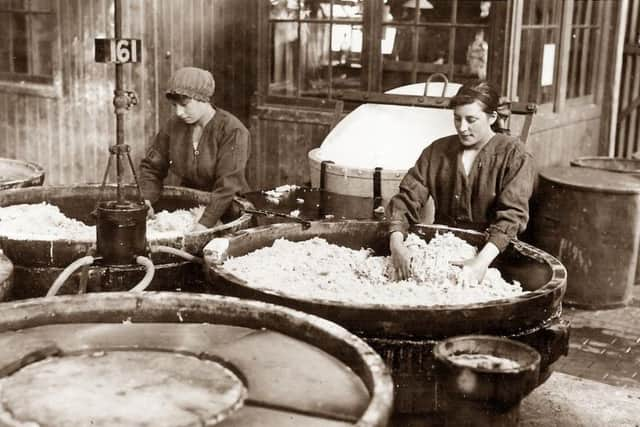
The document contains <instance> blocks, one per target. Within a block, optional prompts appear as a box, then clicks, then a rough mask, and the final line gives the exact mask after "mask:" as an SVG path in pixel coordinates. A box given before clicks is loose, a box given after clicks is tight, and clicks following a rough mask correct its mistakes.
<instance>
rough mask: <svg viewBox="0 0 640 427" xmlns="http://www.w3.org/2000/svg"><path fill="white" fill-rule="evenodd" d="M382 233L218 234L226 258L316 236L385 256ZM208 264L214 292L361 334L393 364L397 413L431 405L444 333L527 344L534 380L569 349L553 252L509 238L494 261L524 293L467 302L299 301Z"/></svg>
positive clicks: (332, 227) (343, 225)
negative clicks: (534, 356)
mask: <svg viewBox="0 0 640 427" xmlns="http://www.w3.org/2000/svg"><path fill="white" fill-rule="evenodd" d="M388 230H389V223H388V222H384V221H368V220H353V221H336V222H322V221H320V222H319V221H313V222H311V227H308V228H305V227H304V226H302V225H300V224H293V223H285V224H275V225H269V226H262V227H256V228H249V229H245V230H242V231H240V232H237V233H234V234H232V235H229V236H227V237H224V238H222V239H223V240H226V243H228V247H227V250H226V255H227V256H232V257H237V256H242V255H245V254H247V253H249V252H252V251H253V250H256V249H258V248H262V247H266V246H271V244H272V243H273V242H274V241H275V240H276V239H278V238H285V239H287V240H291V241H301V240H307V239H310V238H312V237H315V236H319V237H322V238H324V239H326V240H327V241H328V242H330V243H335V244H338V245H342V246H346V247H350V248H353V249H360V248H363V247H365V248H371V249H372V250H373V251H374V253H375V254H376V255H388V254H389V245H388V241H389V231H388ZM411 231H413V232H414V233H417V234H418V235H420V236H422V237H423V238H425V239H426V240H429V239H430V238H431V237H433V236H434V235H435V234H436V233H440V232H448V231H450V232H452V233H454V234H455V235H456V236H458V237H460V238H462V239H464V240H466V241H468V242H469V243H471V244H473V245H476V246H479V245H481V244H482V243H483V242H484V235H483V234H481V233H478V232H474V231H468V230H461V229H455V228H450V227H444V226H435V225H416V226H413V228H412V230H411ZM223 246H224V245H223ZM205 259H206V257H205ZM207 266H208V268H207V279H208V282H209V283H210V284H211V290H212V291H213V292H218V293H223V294H228V295H234V296H239V297H242V298H251V299H258V300H262V301H267V302H272V303H276V304H281V305H286V306H289V307H293V308H296V309H298V310H302V311H305V312H308V313H312V314H316V315H318V316H321V317H324V318H327V319H330V320H332V321H335V322H336V323H338V324H340V325H342V326H344V327H346V328H347V329H349V330H350V331H352V332H354V333H356V334H357V335H359V336H361V337H363V338H364V339H365V340H366V341H367V342H368V343H369V344H370V345H371V346H372V347H373V348H374V349H376V350H377V351H378V352H379V353H380V354H381V355H382V356H383V358H384V359H385V361H386V362H387V364H388V366H389V367H390V368H391V369H392V373H393V378H394V382H395V386H396V393H395V399H396V400H395V408H396V410H397V411H398V412H400V413H429V412H434V411H436V410H437V407H438V402H437V392H436V390H437V387H436V382H435V379H434V375H433V366H434V360H433V356H432V354H431V349H432V348H433V345H434V344H435V343H436V342H438V340H441V339H443V338H446V337H451V336H456V335H468V334H485V335H498V336H505V337H509V338H513V339H516V340H518V341H521V342H524V343H526V344H529V345H531V346H532V347H534V348H535V349H536V350H538V351H539V352H540V354H541V364H540V378H539V381H540V382H542V381H544V380H545V379H546V378H547V377H548V375H549V367H550V365H551V363H553V362H554V361H555V360H557V359H558V358H559V357H560V356H561V355H563V354H566V353H567V350H568V325H567V324H566V323H565V322H564V321H562V320H561V319H560V315H561V311H562V308H561V302H562V297H563V294H564V292H565V287H566V270H565V268H564V267H563V266H562V264H561V263H560V262H559V261H558V260H557V259H555V258H554V257H553V256H551V255H549V254H548V253H546V252H544V251H542V250H539V249H537V248H535V247H533V246H531V245H528V244H526V243H523V242H519V241H513V242H512V243H511V244H510V245H509V246H508V248H507V249H506V250H505V251H504V252H503V253H502V254H500V255H499V256H498V258H497V259H496V261H495V263H494V266H495V267H497V268H498V269H499V270H500V271H501V272H502V275H503V277H504V278H505V279H506V280H509V281H511V280H518V281H519V282H520V283H521V284H522V286H523V288H524V289H525V290H527V291H530V292H528V293H527V294H523V295H522V296H518V297H515V298H510V299H502V300H495V301H490V302H486V303H478V304H468V305H439V306H403V305H388V304H384V305H382V304H380V305H376V304H359V303H356V302H353V303H351V302H350V303H341V302H337V301H326V300H318V299H313V298H308V299H300V298H294V297H291V296H288V295H286V294H284V293H281V292H275V291H273V292H272V291H264V290H259V289H257V288H254V287H253V286H252V284H251V283H246V282H245V281H243V280H241V279H239V278H238V277H236V276H234V275H232V274H231V273H229V272H228V271H226V270H225V269H224V268H223V267H222V265H221V264H219V263H216V262H214V261H213V260H209V261H208V262H207Z"/></svg>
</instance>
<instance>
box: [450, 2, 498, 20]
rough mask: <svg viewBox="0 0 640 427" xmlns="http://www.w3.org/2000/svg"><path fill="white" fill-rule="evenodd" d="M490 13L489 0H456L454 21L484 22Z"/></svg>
mask: <svg viewBox="0 0 640 427" xmlns="http://www.w3.org/2000/svg"><path fill="white" fill-rule="evenodd" d="M490 14H491V2H490V1H481V0H461V1H459V2H458V14H457V19H456V21H457V22H459V23H463V24H476V23H486V22H488V21H489V16H490Z"/></svg>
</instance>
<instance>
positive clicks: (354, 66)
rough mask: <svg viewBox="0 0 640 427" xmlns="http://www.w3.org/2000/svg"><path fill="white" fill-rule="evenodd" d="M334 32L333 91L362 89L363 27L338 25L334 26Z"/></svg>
mask: <svg viewBox="0 0 640 427" xmlns="http://www.w3.org/2000/svg"><path fill="white" fill-rule="evenodd" d="M332 32H333V36H332V43H331V44H332V46H331V58H332V62H331V63H332V70H331V78H332V89H333V90H342V89H360V87H361V86H362V46H363V39H362V38H363V34H362V25H359V24H355V25H340V24H337V25H334V26H333V30H332ZM336 41H338V42H336Z"/></svg>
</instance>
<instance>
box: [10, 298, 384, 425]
mask: <svg viewBox="0 0 640 427" xmlns="http://www.w3.org/2000/svg"><path fill="white" fill-rule="evenodd" d="M0 343H1V344H2V345H3V346H4V347H5V348H11V351H9V352H3V354H2V355H0V367H1V368H3V369H2V375H0V383H2V388H3V407H2V408H0V412H2V415H3V420H5V421H7V420H8V422H10V423H11V424H12V425H13V424H15V425H18V424H23V423H25V422H27V419H28V420H29V421H30V422H33V423H38V424H43V423H45V424H47V425H50V426H62V425H69V424H70V423H69V422H66V423H61V422H60V420H61V419H68V418H69V417H70V418H71V419H73V420H74V422H72V423H71V424H76V423H78V422H80V421H79V420H84V421H86V422H84V421H82V422H80V424H82V425H85V424H86V425H88V424H90V423H91V424H92V423H93V420H97V421H95V422H96V424H100V425H129V424H128V423H127V422H126V420H127V419H130V418H131V417H133V418H135V420H134V421H133V423H135V425H138V424H139V422H140V420H141V419H145V420H147V419H148V418H153V417H159V420H158V421H161V425H167V424H168V423H167V421H166V419H165V418H164V415H165V414H166V412H167V408H166V407H165V406H164V405H161V404H159V401H158V398H164V397H165V396H167V395H168V396H173V397H172V398H169V399H168V402H167V406H173V405H175V404H176V403H175V402H177V405H178V407H179V413H178V418H179V419H177V420H175V419H174V421H175V423H171V425H196V424H197V425H200V424H202V425H205V424H206V425H213V424H217V422H218V421H220V420H221V419H222V418H223V417H224V421H223V422H222V424H220V425H225V426H229V427H234V426H246V425H264V426H282V427H294V426H296V427H297V426H303V425H304V426H307V425H308V426H320V425H327V424H330V425H332V426H333V425H335V426H353V425H358V426H362V427H383V426H386V425H387V420H388V418H389V414H390V412H391V407H392V390H393V385H392V382H391V378H390V375H389V372H388V370H387V369H386V367H385V366H384V363H383V361H382V360H381V358H380V357H379V356H378V355H377V354H376V353H375V352H374V351H373V350H372V349H371V348H370V347H369V346H368V345H367V344H366V343H365V342H364V341H362V340H361V339H359V338H358V337H356V336H355V335H353V334H351V333H349V332H348V331H346V330H345V329H343V328H341V327H339V326H338V325H336V324H334V323H331V322H329V321H327V320H325V319H321V318H318V317H316V316H311V315H309V314H305V313H301V312H298V311H295V310H291V309H289V308H285V307H279V306H274V305H271V304H266V303H264V302H259V301H243V300H239V299H236V298H229V297H222V296H217V295H213V296H212V295H203V294H178V293H174V292H166V293H165V292H160V293H158V292H144V293H142V294H132V293H119V292H112V293H96V294H89V295H81V296H58V297H50V298H35V299H31V300H26V301H20V302H13V303H4V304H0ZM114 358H115V360H116V361H117V362H118V363H114V362H113V360H114ZM131 358H143V360H149V362H150V363H148V364H146V365H143V366H141V367H140V371H143V372H142V373H141V372H138V371H131V370H129V371H127V370H126V366H127V365H126V364H125V365H123V364H122V363H121V361H122V360H123V359H125V361H127V360H126V359H131ZM171 359H175V362H176V363H173V364H172V363H166V362H164V363H160V362H159V361H166V360H169V361H171ZM79 360H80V362H83V363H82V364H80V367H81V368H82V367H84V366H85V365H86V364H90V365H91V367H97V368H98V369H93V370H91V371H90V372H87V373H86V374H85V373H82V374H81V375H80V378H81V379H80V381H76V380H75V378H74V376H70V375H65V373H66V372H68V370H66V371H63V372H61V371H60V370H56V369H52V368H51V366H52V365H53V366H60V365H62V366H64V367H68V366H69V365H70V364H73V363H76V364H77V363H78V361H79ZM42 366H44V368H45V369H42V368H39V367H42ZM185 366H190V367H192V369H190V370H189V369H185ZM47 367H48V368H47ZM213 368H216V369H224V370H225V371H226V372H227V373H228V374H229V376H230V377H232V378H235V381H236V386H237V387H240V388H242V392H243V393H242V394H244V396H246V398H242V399H237V400H236V401H235V404H234V405H233V406H231V407H227V408H226V409H225V412H224V413H220V412H218V413H214V414H203V413H202V412H204V411H199V409H200V406H198V405H199V404H202V399H196V398H198V397H199V396H200V395H202V394H203V393H206V395H207V396H209V395H217V396H214V397H218V396H219V397H220V399H206V400H207V401H205V402H204V403H205V404H207V403H208V401H210V402H212V403H211V404H216V405H217V404H218V402H219V400H222V398H223V397H227V394H226V391H225V387H223V386H224V384H220V383H213V386H209V387H203V386H202V384H203V379H204V378H208V377H210V376H211V375H210V374H211V372H212V371H215V369H213ZM76 370H77V369H76ZM34 371H35V372H36V373H41V374H43V375H35V374H32V378H31V379H32V381H31V382H28V383H26V384H28V386H27V387H26V388H25V387H24V384H25V382H20V381H17V380H15V381H14V380H13V379H14V378H16V377H17V378H22V377H21V375H22V376H26V375H28V374H29V372H34ZM95 371H98V374H100V375H91V374H92V373H94V372H95ZM185 371H186V372H185ZM144 373H146V377H144V378H142V381H141V380H140V378H141V376H142V374H144ZM185 374H186V375H185ZM85 375H86V377H85ZM185 376H186V378H187V380H188V381H181V379H182V378H184V377H185ZM51 378H53V379H54V380H55V381H56V384H57V385H58V387H59V390H61V393H64V396H74V397H72V398H69V399H68V400H66V401H65V404H58V403H57V402H58V400H56V399H55V398H54V397H53V396H52V395H51V394H50V393H51V391H50V389H47V388H46V387H44V386H43V384H46V385H48V384H50V383H51V382H52V381H51V380H50V379H51ZM185 382H186V384H185ZM96 383H98V385H97V386H96ZM139 383H142V386H138V384H139ZM78 384H79V386H78ZM102 384H106V386H102ZM112 384H115V390H117V391H119V392H118V393H114V392H112ZM194 388H195V391H193V392H191V390H193V389H194ZM203 388H204V390H203ZM87 389H91V390H90V392H87ZM185 389H186V390H187V391H189V393H188V394H187V393H184V392H183V390H185ZM154 390H158V391H159V392H160V393H159V394H158V393H154ZM196 391H197V392H196ZM223 392H224V394H223ZM54 393H55V391H54ZM123 395H124V396H123ZM12 397H13V399H12ZM141 399H143V400H142V401H143V402H144V404H143V406H144V407H146V408H153V409H154V410H153V411H151V412H152V413H150V414H142V413H140V406H139V402H140V401H141ZM96 401H99V404H96V403H95V402H96ZM162 401H164V400H161V402H162ZM86 402H89V403H91V402H93V405H91V404H86ZM74 405H76V406H74ZM122 407H124V408H125V411H124V414H125V415H127V416H128V417H126V418H125V419H124V420H123V419H118V418H117V417H116V418H115V419H114V415H113V414H114V413H116V414H120V413H122V412H123V411H122ZM25 408H26V409H25ZM154 411H158V412H159V414H157V413H153V412H154ZM43 414H44V415H48V416H43ZM132 414H133V415H132ZM169 414H170V415H174V416H175V415H176V414H175V412H170V413H169ZM89 415H92V417H91V418H90V420H91V421H92V422H89V420H87V417H88V416H89ZM207 415H209V416H207ZM81 417H82V418H81ZM194 418H195V421H194ZM145 425H158V424H155V423H153V422H148V423H147V424H145Z"/></svg>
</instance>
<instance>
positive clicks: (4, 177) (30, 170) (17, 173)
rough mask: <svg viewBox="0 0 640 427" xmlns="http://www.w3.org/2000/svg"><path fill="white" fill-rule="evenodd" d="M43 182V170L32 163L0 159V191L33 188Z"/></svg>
mask: <svg viewBox="0 0 640 427" xmlns="http://www.w3.org/2000/svg"><path fill="white" fill-rule="evenodd" d="M43 182H44V169H43V168H42V167H41V166H40V165H38V164H36V163H33V162H26V161H23V160H16V159H6V158H0V190H7V189H10V188H22V187H33V186H38V185H42V183H43Z"/></svg>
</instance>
